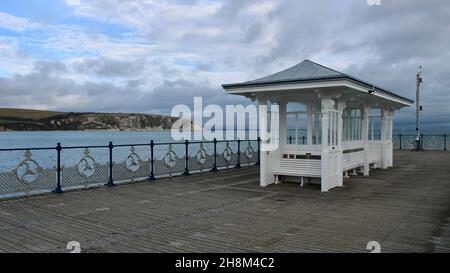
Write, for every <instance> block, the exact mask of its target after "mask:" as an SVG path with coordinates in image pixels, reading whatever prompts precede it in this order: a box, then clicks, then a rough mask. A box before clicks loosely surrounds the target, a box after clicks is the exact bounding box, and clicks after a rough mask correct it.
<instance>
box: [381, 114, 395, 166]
mask: <svg viewBox="0 0 450 273" xmlns="http://www.w3.org/2000/svg"><path fill="white" fill-rule="evenodd" d="M392 113H393V112H392V111H390V110H389V109H388V108H386V107H385V108H382V112H381V153H382V156H381V158H382V159H381V167H382V168H383V169H386V168H388V167H391V166H392V162H393V160H392V156H393V153H392V149H393V146H392V137H391V136H392Z"/></svg>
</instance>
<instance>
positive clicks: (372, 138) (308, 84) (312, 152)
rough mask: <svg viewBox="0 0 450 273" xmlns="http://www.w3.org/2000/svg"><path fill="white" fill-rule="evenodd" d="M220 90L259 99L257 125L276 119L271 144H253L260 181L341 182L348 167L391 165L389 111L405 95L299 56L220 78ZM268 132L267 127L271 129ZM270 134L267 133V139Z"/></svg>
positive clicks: (323, 185)
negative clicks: (275, 66)
mask: <svg viewBox="0 0 450 273" xmlns="http://www.w3.org/2000/svg"><path fill="white" fill-rule="evenodd" d="M222 87H223V88H224V89H225V91H226V93H229V94H237V95H243V96H245V97H247V98H251V99H253V100H256V101H257V102H258V104H259V105H265V106H266V107H267V109H270V105H273V104H275V105H278V108H279V113H271V112H270V111H267V112H260V113H259V124H260V126H262V125H265V124H268V123H269V124H268V128H269V127H270V126H269V125H270V123H271V122H274V121H275V122H278V124H279V145H278V146H276V149H274V150H271V151H267V152H261V158H260V162H261V165H260V168H261V186H263V187H264V186H267V185H269V184H272V183H277V182H278V181H280V178H282V179H283V180H288V179H290V180H294V179H295V180H300V181H301V182H302V185H303V181H304V178H308V180H309V178H320V184H321V190H322V191H328V190H330V189H332V188H334V187H340V186H342V185H343V176H344V175H348V172H349V171H352V172H353V173H356V171H357V170H361V171H362V173H363V174H364V175H366V176H367V175H369V170H370V167H377V168H388V167H391V166H392V165H393V162H392V161H393V158H392V152H393V145H392V127H393V117H394V111H395V110H397V109H400V108H402V107H406V106H411V105H412V104H413V101H412V100H410V99H407V98H404V97H401V96H399V95H396V94H394V93H392V92H389V91H387V90H385V89H382V88H380V87H378V86H376V85H373V84H371V83H368V82H365V81H362V80H359V79H357V78H355V77H352V76H350V75H347V74H344V73H341V72H338V71H336V70H333V69H330V68H328V67H324V66H322V65H320V64H317V63H314V62H312V61H309V60H305V61H303V62H301V63H299V64H297V65H295V66H293V67H291V68H288V69H286V70H283V71H281V72H278V73H275V74H273V75H270V76H267V77H263V78H260V79H256V80H252V81H247V82H242V83H234V84H224V85H222ZM272 135H273V134H272ZM275 141H276V142H278V139H269V140H267V143H270V142H275Z"/></svg>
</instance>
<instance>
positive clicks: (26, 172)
mask: <svg viewBox="0 0 450 273" xmlns="http://www.w3.org/2000/svg"><path fill="white" fill-rule="evenodd" d="M24 156H25V159H24V160H22V161H21V162H20V163H19V164H17V166H16V167H15V168H14V170H13V173H14V176H15V177H16V179H17V180H18V181H19V182H21V183H23V184H24V185H26V186H28V185H29V184H31V183H33V182H34V181H36V180H37V179H38V177H39V175H40V174H41V172H42V167H41V166H40V165H39V164H38V163H37V162H36V161H35V160H34V159H32V158H31V157H32V154H31V151H30V150H26V151H25V153H24Z"/></svg>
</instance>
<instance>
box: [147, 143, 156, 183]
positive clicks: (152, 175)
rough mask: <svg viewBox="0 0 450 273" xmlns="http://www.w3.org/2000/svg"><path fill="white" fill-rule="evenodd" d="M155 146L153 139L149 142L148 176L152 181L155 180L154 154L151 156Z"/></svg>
mask: <svg viewBox="0 0 450 273" xmlns="http://www.w3.org/2000/svg"><path fill="white" fill-rule="evenodd" d="M154 146H155V143H154V142H153V139H152V140H151V141H150V176H149V178H148V179H149V180H150V181H154V180H155V179H156V178H155V172H154V169H153V168H154V154H153V148H154Z"/></svg>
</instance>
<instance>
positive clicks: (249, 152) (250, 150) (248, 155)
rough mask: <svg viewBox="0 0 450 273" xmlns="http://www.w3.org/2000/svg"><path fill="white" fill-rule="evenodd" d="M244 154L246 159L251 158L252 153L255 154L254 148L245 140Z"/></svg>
mask: <svg viewBox="0 0 450 273" xmlns="http://www.w3.org/2000/svg"><path fill="white" fill-rule="evenodd" d="M244 154H245V157H246V158H247V159H248V160H250V159H252V158H253V155H254V154H255V150H254V149H253V147H252V144H251V143H250V141H248V142H247V148H246V149H245V151H244Z"/></svg>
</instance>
